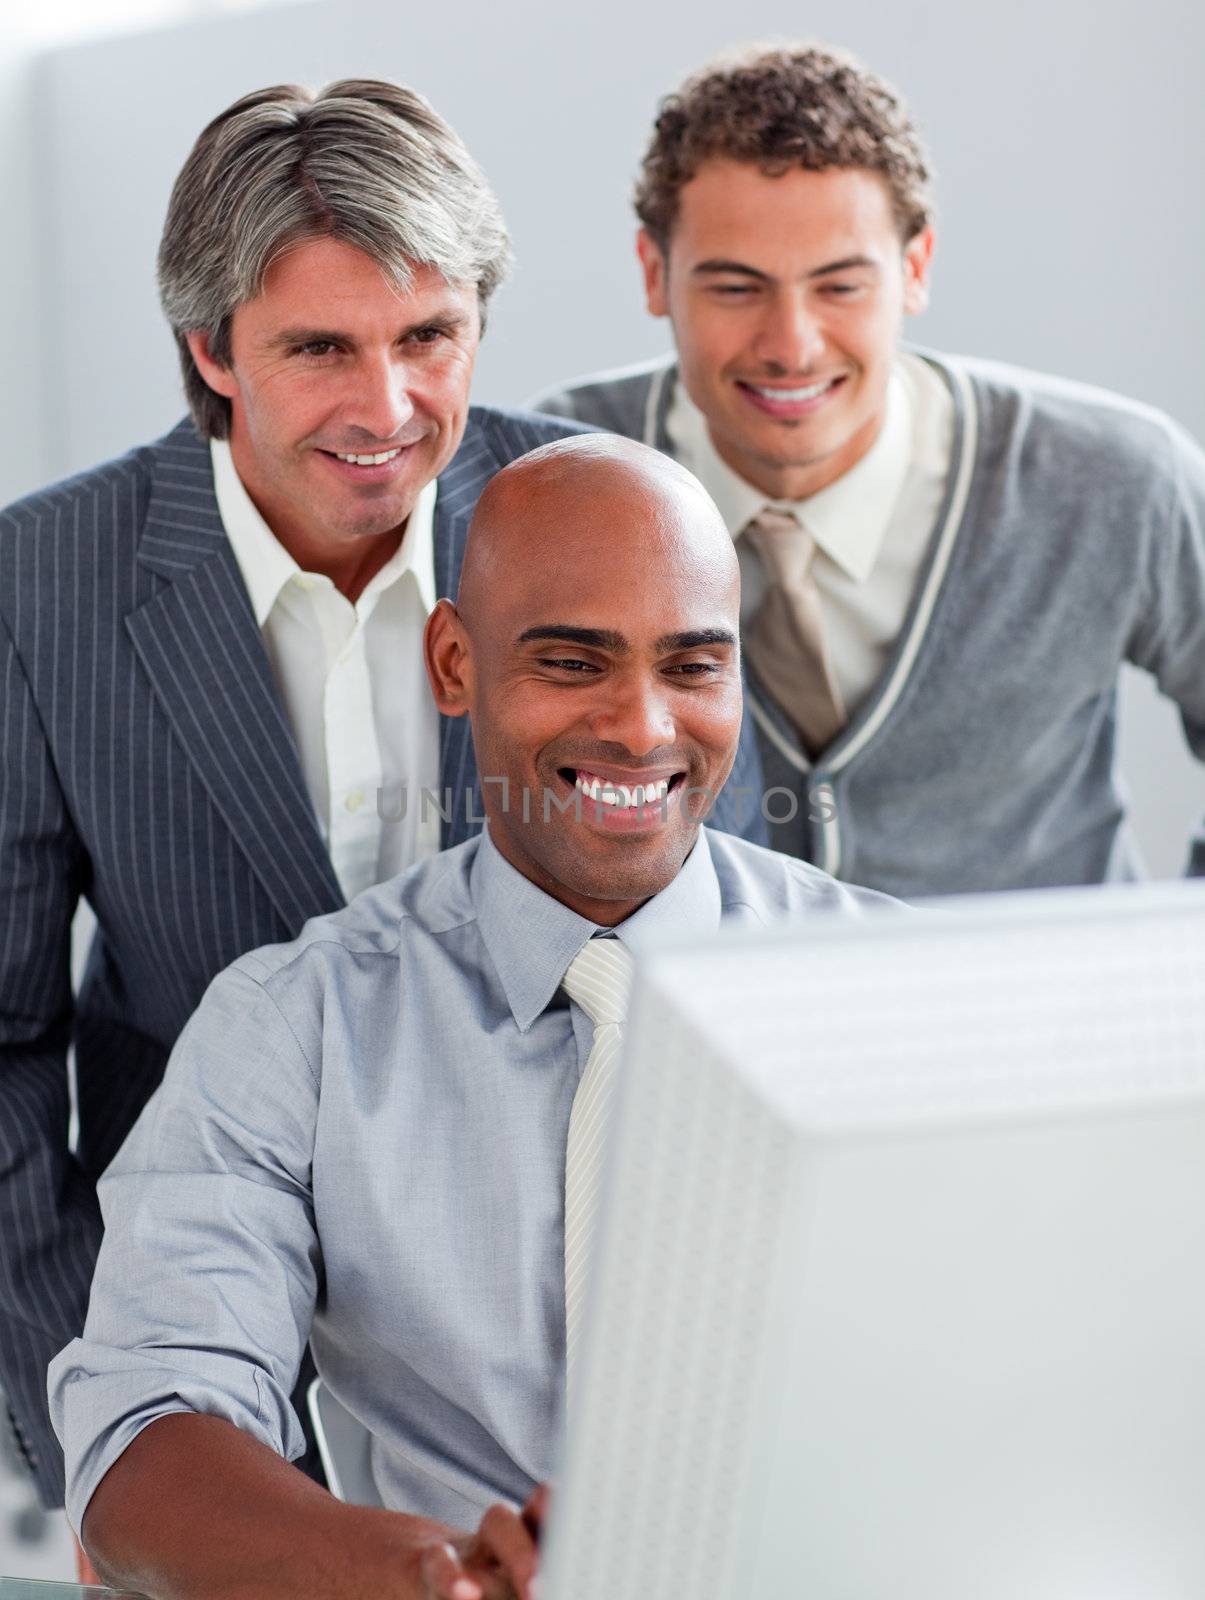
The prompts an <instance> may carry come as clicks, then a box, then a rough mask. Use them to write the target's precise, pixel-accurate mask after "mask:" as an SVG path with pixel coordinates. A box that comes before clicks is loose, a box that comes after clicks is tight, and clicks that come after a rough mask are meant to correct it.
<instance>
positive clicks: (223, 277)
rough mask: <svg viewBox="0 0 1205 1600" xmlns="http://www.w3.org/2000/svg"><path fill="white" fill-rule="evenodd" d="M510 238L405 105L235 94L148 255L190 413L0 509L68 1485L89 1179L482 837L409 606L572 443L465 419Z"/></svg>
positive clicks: (17, 1020)
mask: <svg viewBox="0 0 1205 1600" xmlns="http://www.w3.org/2000/svg"><path fill="white" fill-rule="evenodd" d="M509 258H510V251H509V245H508V241H507V234H506V229H505V226H504V224H503V220H502V217H501V214H500V212H499V208H498V205H497V202H496V200H495V199H494V196H493V195H492V193H491V192H490V189H489V187H488V186H487V184H486V181H485V179H484V177H483V175H482V173H481V172H480V170H479V169H478V167H477V166H476V164H475V163H474V162H473V160H472V158H471V157H470V156H469V154H468V152H467V151H466V150H465V148H464V146H463V145H462V144H461V142H460V140H459V139H458V138H457V136H456V135H455V133H454V132H453V131H452V129H451V128H450V127H449V126H448V125H447V124H446V123H445V122H443V121H442V120H441V119H440V117H438V116H437V115H436V113H435V112H434V111H433V110H432V109H431V107H430V106H429V105H428V104H427V103H426V102H425V101H424V100H423V99H422V98H421V97H420V96H418V95H417V94H414V93H413V92H411V91H410V90H408V89H403V88H399V87H397V86H395V85H393V84H389V83H382V82H371V81H346V82H340V83H333V84H331V85H329V86H328V87H327V88H326V89H323V90H322V91H321V92H319V93H313V92H311V91H309V90H305V89H300V88H295V87H277V88H269V89H263V90H260V91H259V92H257V93H255V94H250V95H247V96H246V97H244V98H243V99H241V100H239V101H237V102H236V103H235V104H234V105H232V106H231V107H229V109H228V110H226V111H224V112H223V113H222V114H221V115H220V116H218V117H217V118H215V120H214V121H213V122H212V123H211V124H210V125H209V126H208V127H207V128H206V129H205V131H204V132H203V133H202V134H201V136H200V138H199V139H198V141H197V144H196V147H195V148H194V150H193V151H192V153H191V155H190V156H189V158H188V160H187V162H186V163H185V166H184V168H183V170H182V172H181V173H180V176H179V179H178V180H177V183H176V185H175V189H174V191H173V194H172V197H171V203H170V207H169V210H168V215H167V221H166V226H165V229H164V234H163V241H162V247H161V251H160V257H159V281H160V287H161V292H162V300H163V306H164V309H165V311H166V314H167V318H168V321H169V322H170V324H171V327H172V330H173V333H174V334H175V337H176V340H177V343H178V346H179V352H180V359H181V363H182V366H183V372H184V382H185V388H186V391H187V395H188V400H189V405H190V409H191V413H192V415H191V417H190V418H189V419H188V420H186V421H184V422H181V423H180V425H179V426H178V427H176V428H175V429H173V431H172V432H171V433H169V434H168V435H167V437H166V438H164V439H161V440H159V441H158V442H157V443H154V444H150V445H145V446H143V447H141V448H139V449H135V450H132V451H131V452H130V453H129V454H128V455H126V456H123V457H122V458H121V459H120V460H116V461H112V462H108V463H107V464H105V465H103V466H100V467H98V468H96V469H95V470H93V471H90V472H86V473H84V474H83V475H81V476H79V477H76V478H74V479H72V480H70V481H69V482H67V483H63V484H59V485H57V486H55V487H53V488H50V489H47V490H45V491H43V492H41V493H38V494H35V495H32V496H30V497H29V498H28V499H26V500H24V501H23V502H21V503H20V504H18V505H15V506H12V507H10V508H9V509H8V510H7V511H6V512H4V513H3V514H0V696H2V702H3V703H2V705H0V772H2V774H3V776H2V778H0V907H2V908H3V910H2V913H0V1386H2V1387H3V1389H4V1391H5V1393H6V1394H7V1396H8V1400H9V1405H10V1408H11V1413H12V1420H13V1423H14V1425H15V1430H16V1434H17V1438H18V1440H19V1442H20V1445H21V1448H22V1450H23V1453H24V1455H25V1458H26V1460H27V1461H28V1463H29V1466H30V1468H31V1469H32V1471H33V1473H34V1474H35V1476H36V1479H37V1482H38V1485H39V1487H40V1490H41V1493H42V1495H43V1497H44V1498H45V1500H46V1501H47V1502H48V1503H50V1504H53V1503H56V1502H58V1501H59V1500H60V1498H61V1495H62V1490H63V1463H62V1455H61V1452H60V1450H59V1446H58V1444H57V1442H56V1440H55V1437H54V1434H53V1431H52V1429H51V1426H50V1419H49V1416H48V1413H47V1407H46V1394H45V1385H46V1367H47V1364H48V1363H49V1361H50V1359H51V1357H52V1356H53V1355H54V1353H55V1352H56V1351H57V1350H59V1349H60V1348H61V1347H62V1346H63V1345H64V1344H65V1343H66V1342H67V1341H68V1340H69V1339H71V1338H72V1337H74V1336H75V1335H76V1334H78V1332H79V1331H80V1329H81V1328H82V1326H83V1322H84V1312H85V1307H86V1304H87V1298H88V1288H89V1283H90V1281H91V1278H92V1271H93V1265H94V1263H95V1260H96V1254H97V1250H98V1247H99V1244H100V1236H101V1219H100V1213H99V1210H98V1207H97V1203H96V1190H95V1186H96V1180H97V1178H98V1177H99V1175H100V1174H101V1172H103V1171H104V1169H105V1167H106V1166H107V1165H108V1163H109V1162H110V1160H111V1159H112V1157H113V1155H114V1154H115V1152H116V1151H117V1149H118V1147H119V1146H120V1144H121V1142H122V1140H123V1139H124V1137H125V1135H126V1133H127V1132H128V1130H129V1128H130V1126H131V1125H132V1123H133V1122H134V1120H135V1118H136V1117H137V1115H138V1112H139V1110H140V1109H141V1107H142V1106H143V1104H144V1103H145V1101H146V1100H147V1098H148V1096H149V1095H150V1093H151V1092H152V1090H153V1089H154V1088H155V1086H156V1084H157V1083H158V1081H159V1078H160V1076H161V1074H162V1071H163V1066H164V1063H165V1061H166V1059H167V1056H168V1053H169V1051H170V1049H171V1047H172V1045H173V1044H174V1042H175V1040H176V1037H177V1035H178V1034H179V1032H180V1030H181V1028H182V1027H183V1025H184V1023H185V1021H186V1019H187V1018H188V1016H189V1014H190V1013H191V1012H192V1011H193V1009H194V1008H195V1006H196V1005H197V1003H198V1001H199V1000H200V998H201V995H202V993H203V992H204V990H205V988H206V986H207V985H208V983H209V981H210V980H211V979H212V978H213V976H214V975H215V974H216V973H217V972H219V971H221V970H222V968H224V967H225V966H226V965H227V964H228V963H229V962H231V961H233V960H234V959H235V958H236V957H238V956H240V955H241V954H243V952H245V951H247V950H250V949H252V948H254V947H256V946H258V945H262V944H265V943H270V942H272V941H277V940H281V939H288V938H292V937H294V936H295V935H296V934H297V933H299V931H300V929H301V926H302V924H303V923H304V922H305V921H306V919H307V918H309V917H311V916H314V915H317V914H320V913H324V912H331V911H334V910H336V909H338V908H339V907H340V906H342V905H343V904H344V902H345V901H346V900H348V899H350V898H351V897H352V896H354V895H355V894H357V893H358V892H359V891H360V890H362V889H365V888H367V887H368V886H370V885H373V884H376V883H377V882H379V881H380V880H382V879H385V878H387V877H389V876H391V875H392V874H394V873H396V872H398V871H400V870H401V869H403V868H405V867H409V866H411V865H413V864H414V863H416V862H418V861H421V860H422V859H424V858H426V857H428V856H431V855H432V854H433V853H435V852H436V851H438V850H439V849H440V848H441V847H442V846H447V845H452V844H456V843H458V842H460V841H462V840H464V839H466V838H468V837H469V836H470V835H471V834H473V833H475V832H476V831H478V829H479V827H480V823H481V811H480V797H479V793H478V785H477V778H476V769H475V766H474V761H473V752H472V747H471V744H470V741H469V737H468V732H467V728H466V727H465V725H464V723H463V722H461V721H458V720H456V719H454V718H444V719H441V717H440V715H439V713H438V712H437V710H436V708H435V706H434V704H433V702H432V700H431V696H430V692H429V690H428V687H427V683H426V678H425V674H424V670H423V660H422V635H423V627H424V624H425V622H426V619H427V616H428V614H429V613H430V612H431V611H432V610H433V608H434V607H435V605H436V603H437V600H438V598H439V596H440V595H446V594H448V593H451V592H453V591H454V589H455V586H456V580H457V574H458V571H459V566H460V559H461V553H462V550H463V547H464V539H465V534H466V530H467V527H468V523H469V518H470V515H471V513H472V510H473V507H474V505H475V503H476V500H477V497H478V495H479V493H480V491H481V489H482V488H483V486H484V484H485V483H486V482H487V480H488V479H489V478H490V477H491V476H492V475H493V474H494V473H495V472H496V471H497V470H498V469H499V468H500V467H501V466H503V465H505V464H506V463H507V462H509V461H510V460H512V459H513V458H514V457H516V456H519V455H522V454H523V453H524V452H526V451H527V450H529V449H531V448H532V447H533V446H536V445H539V444H541V443H542V442H544V441H547V440H550V439H553V438H557V437H560V436H563V435H564V434H566V433H569V432H574V431H577V430H576V428H575V425H574V424H571V423H570V424H565V423H558V422H553V421H549V420H547V419H535V418H531V417H525V416H521V415H510V414H504V413H500V412H497V411H490V410H485V409H475V410H473V411H470V409H469V382H470V378H471V376H472V371H473V361H474V357H475V355H476V351H477V345H478V341H479V339H480V337H481V329H482V319H483V315H484V312H485V308H486V306H487V304H488V302H489V299H490V296H491V294H492V292H493V290H494V288H495V287H496V285H497V284H498V282H499V281H500V280H501V278H502V277H503V276H504V274H505V272H506V269H507V266H508V263H509ZM81 897H83V898H85V899H86V900H87V901H88V903H89V904H90V905H91V907H92V909H93V911H94V912H95V914H96V920H97V925H98V929H97V933H96V936H95V939H94V941H93V945H92V949H91V953H90V958H89V961H88V966H87V972H86V976H85V978H84V981H83V984H82V987H81V990H80V993H79V995H78V996H73V994H72V987H71V979H70V962H69V953H70V938H71V925H72V919H73V916H74V913H75V910H76V907H77V905H78V903H79V901H80V899H81ZM72 1048H73V1049H74V1054H75V1070H76V1079H77V1085H78V1139H77V1140H76V1142H75V1143H74V1145H69V1141H68V1120H69V1096H68V1074H67V1055H68V1051H69V1050H70V1049H72Z"/></svg>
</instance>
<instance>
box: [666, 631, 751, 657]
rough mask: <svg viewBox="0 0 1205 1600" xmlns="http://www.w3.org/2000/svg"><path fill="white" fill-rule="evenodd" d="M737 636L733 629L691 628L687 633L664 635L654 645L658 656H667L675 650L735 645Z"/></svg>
mask: <svg viewBox="0 0 1205 1600" xmlns="http://www.w3.org/2000/svg"><path fill="white" fill-rule="evenodd" d="M735 643H736V634H735V633H733V631H732V629H731V628H691V629H690V630H688V631H687V632H686V633H663V634H662V635H661V637H660V638H659V639H658V640H657V641H656V643H655V644H654V645H653V649H654V650H655V651H656V652H657V654H658V655H661V656H667V655H670V654H672V652H673V651H675V650H700V649H702V648H703V646H704V645H709V644H727V645H735Z"/></svg>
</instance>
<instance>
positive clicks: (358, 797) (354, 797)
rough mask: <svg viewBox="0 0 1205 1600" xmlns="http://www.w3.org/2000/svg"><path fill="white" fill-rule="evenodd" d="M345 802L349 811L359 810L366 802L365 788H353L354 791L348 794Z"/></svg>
mask: <svg viewBox="0 0 1205 1600" xmlns="http://www.w3.org/2000/svg"><path fill="white" fill-rule="evenodd" d="M343 804H344V805H345V806H346V807H347V809H348V810H349V811H358V810H359V809H360V807H361V806H362V805H363V804H364V791H363V789H353V790H352V792H351V793H350V794H349V795H348V797H347V799H346V800H345V801H344V802H343Z"/></svg>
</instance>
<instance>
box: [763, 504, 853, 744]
mask: <svg viewBox="0 0 1205 1600" xmlns="http://www.w3.org/2000/svg"><path fill="white" fill-rule="evenodd" d="M745 533H746V535H747V537H748V538H749V539H751V540H752V541H753V546H754V548H755V549H756V551H757V553H758V554H759V555H760V556H761V558H762V560H763V561H764V562H765V566H766V574H767V577H768V579H769V582H768V583H767V585H766V592H765V596H764V597H763V599H762V603H761V605H760V606H759V607H758V609H757V612H756V614H755V615H754V617H753V619H752V621H751V622H750V624H749V626H748V628H747V629H746V632H745V653H746V655H747V656H748V657H749V660H750V661H751V662H752V663H753V666H754V669H755V670H756V672H757V675H758V677H759V678H760V679H761V681H762V682H763V683H764V684H765V686H766V688H767V689H769V691H770V693H771V694H772V695H773V696H774V698H775V699H776V700H777V701H778V703H779V705H780V706H781V707H782V709H783V710H784V711H785V712H786V714H787V716H788V717H790V719H791V721H792V722H793V723H794V724H795V726H796V727H797V728H798V729H799V731H800V733H801V734H802V735H803V740H804V743H805V744H806V745H807V747H808V750H809V751H810V752H811V753H812V754H815V753H816V752H817V751H820V750H823V749H824V747H825V745H827V744H829V743H830V742H831V741H832V740H833V738H834V737H835V736H836V735H837V734H838V733H840V731H841V729H842V728H843V727H844V726H845V723H846V720H847V719H846V713H845V702H844V700H843V699H842V698H841V691H840V689H839V688H838V687H837V679H836V675H835V674H834V672H833V663H832V657H831V656H830V655H829V652H828V649H827V647H826V645H825V641H824V617H823V613H822V611H821V606H820V591H819V590H818V589H817V587H816V580H815V578H814V577H813V576H812V559H813V557H814V556H815V554H816V541H815V539H813V538H812V536H811V534H810V533H809V532H808V531H807V529H806V528H801V527H800V525H799V523H798V522H796V520H795V518H794V517H792V516H790V515H789V514H788V513H787V512H785V511H773V510H771V509H770V508H769V507H768V506H767V507H766V509H765V510H764V511H763V512H762V513H761V515H760V516H757V517H754V519H753V521H752V522H751V523H749V525H748V527H747V528H746V529H745Z"/></svg>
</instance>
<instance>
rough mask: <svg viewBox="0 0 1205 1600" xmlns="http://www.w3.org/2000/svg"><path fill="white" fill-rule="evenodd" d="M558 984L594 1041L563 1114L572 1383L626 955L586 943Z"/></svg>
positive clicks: (625, 987)
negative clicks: (590, 1029)
mask: <svg viewBox="0 0 1205 1600" xmlns="http://www.w3.org/2000/svg"><path fill="white" fill-rule="evenodd" d="M563 986H564V989H565V992H566V993H567V994H568V996H569V998H570V999H571V1000H573V1001H576V1003H577V1004H578V1005H579V1006H581V1008H582V1010H583V1011H584V1012H585V1013H586V1015H587V1016H588V1017H589V1018H590V1020H591V1022H593V1024H594V1043H593V1044H592V1046H591V1047H590V1055H589V1057H588V1059H587V1061H586V1068H585V1071H584V1072H583V1073H582V1078H581V1082H580V1083H579V1084H578V1086H577V1093H576V1094H575V1095H574V1097H573V1109H572V1111H571V1112H570V1113H569V1143H568V1147H567V1149H566V1151H565V1367H566V1383H567V1385H571V1384H572V1381H573V1370H574V1360H575V1357H576V1354H577V1348H578V1337H579V1335H580V1332H581V1320H582V1300H583V1291H584V1289H585V1285H586V1274H587V1269H588V1265H589V1256H590V1246H591V1238H592V1234H593V1230H594V1213H595V1211H596V1209H597V1207H598V1184H599V1177H600V1174H601V1170H602V1158H603V1150H604V1144H605V1139H606V1132H607V1123H608V1119H609V1115H610V1106H611V1095H612V1091H613V1089H614V1087H615V1076H616V1070H615V1069H616V1067H617V1066H618V1065H619V1055H620V1050H621V1048H622V1045H623V1034H622V1031H621V1029H622V1024H623V1021H624V1018H625V1016H626V1015H627V1009H628V994H629V992H630V990H631V986H632V957H631V956H630V955H629V953H628V952H627V951H626V950H625V949H624V947H623V945H621V944H620V942H619V940H618V939H591V940H590V942H589V943H588V944H587V945H585V946H584V947H583V948H582V949H581V950H580V951H579V952H578V954H577V955H576V956H575V957H574V958H573V960H572V961H571V962H570V963H569V970H568V972H566V974H565V977H564V979H563Z"/></svg>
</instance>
